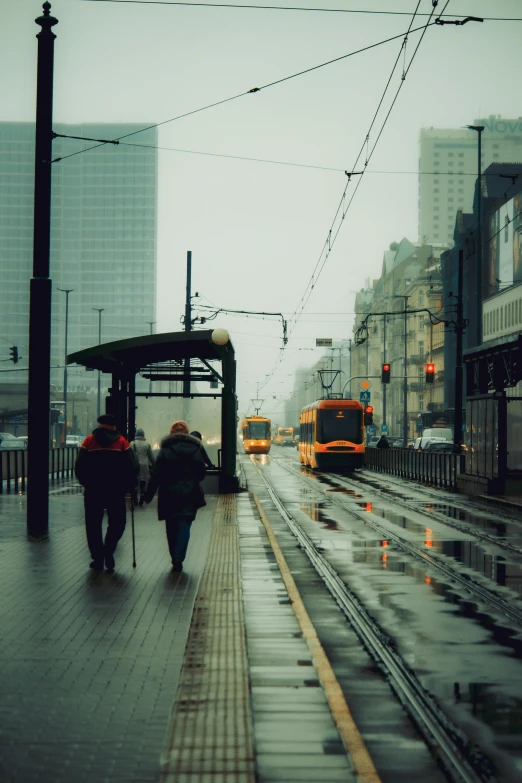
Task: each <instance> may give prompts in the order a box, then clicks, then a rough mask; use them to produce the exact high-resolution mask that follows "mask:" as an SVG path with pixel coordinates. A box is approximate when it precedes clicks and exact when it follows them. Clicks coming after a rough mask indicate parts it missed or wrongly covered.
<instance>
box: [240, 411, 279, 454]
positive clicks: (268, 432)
mask: <svg viewBox="0 0 522 783" xmlns="http://www.w3.org/2000/svg"><path fill="white" fill-rule="evenodd" d="M241 432H242V434H243V449H244V450H245V453H246V454H268V452H269V451H270V446H271V444H272V422H271V421H270V419H265V417H264V416H247V418H246V419H243V421H242V422H241Z"/></svg>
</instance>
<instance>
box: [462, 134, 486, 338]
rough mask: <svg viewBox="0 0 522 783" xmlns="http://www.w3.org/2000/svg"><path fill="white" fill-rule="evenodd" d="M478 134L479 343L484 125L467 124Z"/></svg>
mask: <svg viewBox="0 0 522 783" xmlns="http://www.w3.org/2000/svg"><path fill="white" fill-rule="evenodd" d="M466 128H468V129H469V130H474V131H476V132H477V135H478V168H477V270H476V281H477V282H476V285H477V295H476V308H477V330H476V335H477V337H476V339H477V345H480V344H481V343H482V132H483V130H484V125H466Z"/></svg>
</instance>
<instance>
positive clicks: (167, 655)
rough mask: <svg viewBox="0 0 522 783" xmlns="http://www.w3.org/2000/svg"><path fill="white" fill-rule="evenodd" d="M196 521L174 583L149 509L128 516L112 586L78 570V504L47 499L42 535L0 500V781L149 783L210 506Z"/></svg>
mask: <svg viewBox="0 0 522 783" xmlns="http://www.w3.org/2000/svg"><path fill="white" fill-rule="evenodd" d="M207 502H208V505H207V507H206V508H205V509H202V510H201V511H200V512H199V513H198V517H197V519H196V521H195V523H194V525H193V532H192V537H191V543H190V548H189V553H188V557H187V560H186V561H185V565H186V568H185V571H184V572H183V573H182V574H174V573H173V572H172V571H171V569H170V558H169V554H168V549H167V543H166V537H165V530H164V525H163V523H161V522H158V520H157V517H156V507H155V503H154V504H153V505H151V506H150V507H147V508H146V509H137V510H136V550H137V568H136V569H134V568H133V567H132V542H131V529H130V528H131V526H130V513H129V514H128V517H127V530H126V531H125V534H124V537H123V539H122V541H121V542H120V544H119V545H118V549H117V551H116V573H115V574H113V575H110V574H107V573H105V572H104V573H100V574H96V573H94V572H92V571H90V570H89V562H90V557H89V552H88V549H87V546H86V541H85V531H84V526H83V497H82V495H81V492H80V491H79V490H78V488H77V486H75V484H74V483H73V482H64V484H63V485H61V486H58V487H56V488H55V489H54V490H53V491H52V492H51V498H50V534H49V537H48V538H47V539H44V540H41V541H36V540H32V539H30V538H28V536H27V534H26V526H25V496H22V495H11V496H7V495H4V496H2V497H0V563H1V568H0V596H1V602H0V629H1V632H0V667H1V673H2V676H1V677H0V780H1V781H2V783H33V782H34V783H36V781H37V782H38V783H51V781H52V783H72V782H73V781H74V783H81V782H82V781H93V780H95V781H97V783H104V782H107V783H152V781H157V780H158V771H159V765H160V758H161V754H162V752H163V750H164V747H165V742H166V735H167V730H168V727H169V722H170V717H171V712H172V708H173V704H174V699H175V695H176V689H177V685H178V681H179V674H180V668H181V665H182V662H183V657H184V653H185V644H186V640H187V635H188V631H189V627H190V620H191V617H192V610H193V605H194V600H195V597H196V594H197V590H198V584H199V579H200V576H201V573H202V571H203V569H204V565H205V559H206V553H207V549H208V543H209V538H210V531H211V520H212V516H213V512H214V509H215V504H216V498H215V497H212V496H208V497H207Z"/></svg>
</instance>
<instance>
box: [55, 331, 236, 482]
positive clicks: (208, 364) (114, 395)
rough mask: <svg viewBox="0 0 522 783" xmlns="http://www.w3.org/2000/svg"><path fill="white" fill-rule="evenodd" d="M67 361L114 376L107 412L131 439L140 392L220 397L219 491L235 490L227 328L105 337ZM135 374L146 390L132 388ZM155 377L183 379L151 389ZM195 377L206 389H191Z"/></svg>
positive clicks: (232, 380) (233, 408)
mask: <svg viewBox="0 0 522 783" xmlns="http://www.w3.org/2000/svg"><path fill="white" fill-rule="evenodd" d="M216 363H219V365H218V366H216ZM67 364H68V365H69V364H80V365H82V366H83V367H86V368H88V369H90V370H98V371H100V372H103V373H107V374H109V375H111V376H112V384H111V386H110V388H109V396H108V397H106V400H105V412H106V413H112V414H113V415H114V416H116V420H117V422H118V428H119V429H120V431H121V432H122V433H123V434H124V435H125V436H126V437H127V438H128V439H129V440H134V436H135V432H136V399H137V398H138V397H169V398H170V397H184V398H186V399H194V398H195V397H213V398H218V397H221V458H220V460H219V461H218V462H219V467H218V469H219V491H220V493H226V492H234V491H237V488H238V480H237V476H236V451H237V443H236V429H237V428H236V422H237V400H236V361H235V355H234V347H233V345H232V342H231V341H230V337H229V334H228V332H227V331H226V329H214V330H212V329H205V330H198V331H190V332H188V331H187V332H166V333H163V334H154V335H146V336H143V337H132V338H130V339H128V340H117V341H115V342H111V343H103V344H101V345H96V346H93V347H92V348H87V349H85V350H83V351H77V352H76V353H72V354H69V355H68V356H67ZM138 374H139V375H140V376H141V377H142V378H144V379H146V380H148V381H149V382H150V389H149V391H146V392H145V391H136V375H138ZM158 381H169V382H178V383H179V382H181V384H182V389H183V391H168V392H165V391H154V382H158ZM196 382H197V383H198V384H201V383H208V384H209V389H208V391H205V392H201V391H197V392H196V391H194V390H193V389H194V387H193V384H194V383H196ZM219 384H222V386H221V388H220V389H219ZM175 388H178V389H179V388H180V386H177V387H175Z"/></svg>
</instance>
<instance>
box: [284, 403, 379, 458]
mask: <svg viewBox="0 0 522 783" xmlns="http://www.w3.org/2000/svg"><path fill="white" fill-rule="evenodd" d="M363 419H364V411H363V407H362V405H361V403H360V402H357V400H317V402H313V403H312V404H311V405H307V406H306V408H303V410H302V411H301V418H300V435H299V462H301V463H303V464H304V465H308V466H309V467H311V468H316V469H318V470H328V469H333V470H341V469H343V468H344V469H347V470H354V469H355V468H360V467H361V466H362V462H363V457H364V422H363Z"/></svg>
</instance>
